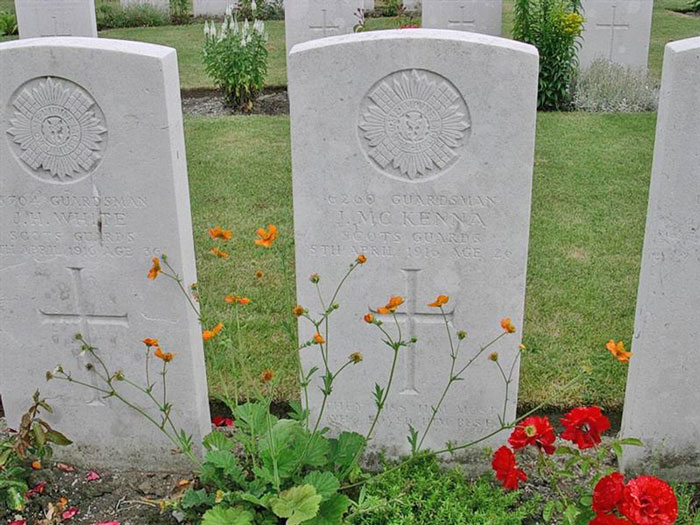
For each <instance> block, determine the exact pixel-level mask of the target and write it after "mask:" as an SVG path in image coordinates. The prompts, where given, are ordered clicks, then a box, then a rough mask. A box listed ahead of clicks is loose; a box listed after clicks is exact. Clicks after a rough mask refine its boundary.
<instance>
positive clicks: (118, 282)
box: [0, 38, 210, 470]
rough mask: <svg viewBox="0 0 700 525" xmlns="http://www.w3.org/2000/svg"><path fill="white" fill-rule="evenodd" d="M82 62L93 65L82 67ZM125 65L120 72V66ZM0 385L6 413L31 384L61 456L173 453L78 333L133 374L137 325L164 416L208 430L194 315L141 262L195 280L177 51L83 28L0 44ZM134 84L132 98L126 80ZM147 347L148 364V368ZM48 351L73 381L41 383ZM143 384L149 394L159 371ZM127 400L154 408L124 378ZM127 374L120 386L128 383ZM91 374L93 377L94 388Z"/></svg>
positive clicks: (20, 405)
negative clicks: (161, 367)
mask: <svg viewBox="0 0 700 525" xmlns="http://www.w3.org/2000/svg"><path fill="white" fill-rule="evenodd" d="M87 63H89V64H90V67H85V64H87ZM126 70H128V71H130V72H131V73H132V74H130V75H123V71H126ZM0 77H2V79H3V82H2V83H0V103H1V104H2V107H4V108H6V111H5V113H3V114H2V116H0V136H2V137H3V140H0V158H2V159H4V162H3V169H2V171H1V172H0V203H1V204H0V224H2V225H3V227H2V228H1V229H0V326H2V330H0V385H1V386H2V392H1V394H2V402H3V406H4V408H5V413H6V415H7V418H8V423H9V424H10V426H13V427H16V425H17V424H18V421H19V418H20V416H21V414H22V412H23V411H24V410H25V409H26V408H27V405H28V403H29V402H30V400H31V396H32V394H33V392H34V390H35V389H37V388H38V389H40V390H41V392H42V394H43V395H44V396H46V397H47V398H48V399H50V400H51V405H52V406H53V408H54V413H53V414H52V415H50V416H48V418H49V420H50V422H51V423H52V424H53V425H54V426H56V428H58V429H60V430H61V431H63V432H65V433H66V435H68V436H70V438H71V439H72V440H73V441H74V443H75V445H73V446H71V447H68V448H60V449H58V450H57V451H56V452H57V453H58V454H59V455H60V456H61V457H63V458H65V459H67V460H69V461H74V462H79V463H81V464H89V465H90V466H92V467H94V466H98V465H104V466H110V467H118V468H124V469H130V468H151V469H155V470H172V469H174V468H180V467H182V466H183V465H186V464H187V462H186V461H185V460H184V459H183V458H182V457H181V456H173V455H172V454H171V453H170V450H171V448H172V443H171V442H170V441H168V439H167V438H165V437H164V436H163V435H161V433H160V432H159V431H158V430H157V428H155V427H154V426H152V425H151V424H150V423H149V422H148V421H146V420H144V419H143V418H142V417H141V416H140V415H138V414H137V413H136V412H134V411H133V410H131V409H129V408H128V407H126V406H125V405H123V404H122V403H121V402H120V401H118V400H117V399H115V398H113V397H109V396H106V395H105V392H104V387H105V384H104V382H103V381H102V379H101V378H100V377H99V375H98V372H99V373H100V374H101V375H102V376H103V377H104V375H105V374H104V371H103V370H102V369H101V368H96V367H98V362H97V361H96V360H95V359H94V357H93V356H91V355H90V353H87V352H81V343H80V341H77V340H76V334H80V335H81V337H82V338H84V340H85V341H86V342H87V343H88V344H90V345H91V346H93V347H95V348H96V349H97V352H98V353H99V355H100V356H101V358H102V359H103V360H104V362H105V363H106V364H107V366H108V368H109V370H110V371H111V372H112V373H114V372H117V371H119V370H121V371H122V372H123V374H124V375H125V377H126V378H127V379H129V380H131V381H133V382H134V383H137V384H142V385H144V386H145V384H144V383H145V378H144V375H145V374H144V372H145V357H146V351H147V350H146V347H145V345H144V344H143V343H142V342H141V341H142V340H143V339H145V338H155V339H158V340H159V341H160V343H161V345H162V347H163V350H164V351H166V352H172V353H174V354H175V359H174V360H173V361H172V362H171V363H170V364H169V365H168V366H169V372H168V374H167V381H168V383H169V384H170V385H171V386H174V385H177V388H169V389H167V391H168V392H169V394H168V398H169V401H170V402H171V403H172V406H173V412H172V415H173V421H174V423H175V425H176V426H178V427H183V428H185V429H186V431H187V432H188V433H192V434H193V439H194V443H195V444H199V443H201V438H202V437H203V436H204V435H205V434H206V433H207V432H208V431H209V429H210V420H209V409H208V404H207V401H208V396H207V386H206V378H205V372H204V359H203V350H202V337H201V329H200V327H199V323H198V321H197V316H196V314H195V312H193V311H192V309H191V308H190V306H189V304H188V301H187V298H185V297H182V296H181V293H180V292H179V291H178V289H177V286H176V285H175V283H173V282H170V281H168V280H164V279H163V278H162V277H161V278H159V279H156V280H155V281H149V280H148V279H147V278H146V276H147V273H148V270H149V268H150V266H151V262H152V259H153V257H154V256H158V255H160V254H162V253H166V254H167V255H168V256H169V260H170V261H171V264H172V265H173V267H174V269H175V271H176V272H177V273H178V274H179V275H180V276H181V277H182V279H183V282H184V283H185V284H190V283H193V282H195V281H196V271H195V265H194V249H193V242H192V229H191V228H192V227H191V222H190V207H189V195H188V183H187V170H186V163H185V148H184V137H183V131H182V114H181V109H180V95H179V82H178V74H177V61H176V54H175V51H174V50H173V49H170V48H166V47H161V46H154V45H150V44H140V43H134V42H124V41H114V40H106V39H93V38H40V39H32V40H18V41H15V42H7V43H2V44H0ZM135 93H136V94H138V96H137V97H135V96H134V94H135ZM154 359H155V358H154V356H153V352H152V351H151V354H150V360H151V370H154V366H156V365H155V364H154V363H153V360H154ZM57 365H61V366H62V367H63V368H64V369H65V370H66V371H69V372H70V373H71V375H72V377H73V378H74V379H75V380H76V381H80V382H81V383H83V384H84V387H82V386H78V385H77V383H76V384H69V383H67V382H62V381H59V380H55V379H54V380H52V381H50V382H48V383H47V382H46V380H45V374H46V372H47V371H51V370H54V369H55V368H56V366H57ZM151 378H152V379H153V378H156V379H155V380H154V381H153V382H154V383H155V384H154V386H153V393H154V395H155V396H156V397H158V398H161V397H162V396H163V395H164V389H163V385H162V382H161V377H160V376H158V375H157V374H153V375H152V376H151ZM115 384H116V386H117V388H119V389H121V390H122V393H123V394H125V395H126V398H127V399H128V400H129V401H130V402H132V403H134V404H135V405H138V406H140V407H142V408H144V409H146V410H147V411H148V413H149V414H150V415H151V416H155V419H159V417H160V416H159V413H158V409H157V407H154V406H152V405H151V404H150V403H149V400H148V399H146V398H144V396H143V395H139V394H138V392H136V391H135V390H134V389H132V388H130V387H128V385H127V384H126V383H120V382H116V383H115ZM124 387H127V388H126V389H125V388H124ZM96 388H102V389H103V391H102V392H100V391H98V390H96Z"/></svg>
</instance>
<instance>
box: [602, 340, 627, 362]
mask: <svg viewBox="0 0 700 525" xmlns="http://www.w3.org/2000/svg"><path fill="white" fill-rule="evenodd" d="M605 347H606V348H607V349H608V350H610V353H611V354H612V355H613V356H614V357H615V359H617V360H618V361H620V363H629V362H630V357H632V352H626V351H625V343H623V342H622V341H618V342H617V343H615V341H614V340H612V339H610V341H608V344H607V345H605Z"/></svg>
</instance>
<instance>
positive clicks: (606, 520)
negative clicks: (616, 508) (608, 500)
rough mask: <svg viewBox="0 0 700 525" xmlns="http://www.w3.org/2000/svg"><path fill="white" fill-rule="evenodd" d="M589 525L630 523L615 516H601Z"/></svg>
mask: <svg viewBox="0 0 700 525" xmlns="http://www.w3.org/2000/svg"><path fill="white" fill-rule="evenodd" d="M588 525H630V522H629V521H627V520H626V519H622V518H618V517H617V516H615V514H599V515H598V516H596V517H595V518H593V519H592V520H591V522H590V523H589V524H588Z"/></svg>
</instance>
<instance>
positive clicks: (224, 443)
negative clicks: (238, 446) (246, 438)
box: [203, 431, 233, 451]
mask: <svg viewBox="0 0 700 525" xmlns="http://www.w3.org/2000/svg"><path fill="white" fill-rule="evenodd" d="M203 444H204V448H206V449H207V450H225V451H229V450H233V441H231V439H229V438H228V436H226V434H224V433H223V432H218V431H215V432H212V433H211V434H209V435H207V436H206V437H205V438H204V441H203Z"/></svg>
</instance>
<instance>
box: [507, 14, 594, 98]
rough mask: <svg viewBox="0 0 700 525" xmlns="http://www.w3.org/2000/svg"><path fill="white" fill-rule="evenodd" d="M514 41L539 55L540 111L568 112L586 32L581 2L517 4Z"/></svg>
mask: <svg viewBox="0 0 700 525" xmlns="http://www.w3.org/2000/svg"><path fill="white" fill-rule="evenodd" d="M514 8H515V23H514V26H513V38H515V39H516V40H520V41H522V42H526V43H528V44H532V45H534V46H535V47H536V48H537V49H538V50H539V52H540V77H539V90H538V100H537V102H538V107H539V108H540V109H545V110H561V109H567V108H568V106H569V102H570V98H571V89H570V88H571V83H572V81H573V79H574V76H575V74H576V68H577V66H578V58H577V56H576V53H577V49H578V46H579V43H578V37H579V36H580V35H581V31H582V29H583V17H582V16H581V15H580V14H579V10H580V0H515V5H514Z"/></svg>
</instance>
